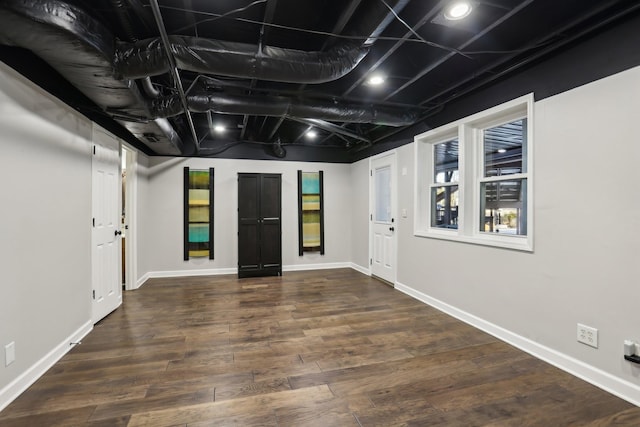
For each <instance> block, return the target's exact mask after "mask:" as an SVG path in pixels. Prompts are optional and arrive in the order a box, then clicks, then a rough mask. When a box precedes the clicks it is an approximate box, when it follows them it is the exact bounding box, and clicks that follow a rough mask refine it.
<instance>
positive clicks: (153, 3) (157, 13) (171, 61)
mask: <svg viewBox="0 0 640 427" xmlns="http://www.w3.org/2000/svg"><path fill="white" fill-rule="evenodd" d="M151 10H153V16H154V18H155V20H156V23H157V24H158V30H159V31H160V36H161V37H162V45H163V46H164V48H165V52H166V54H167V60H168V61H169V64H170V65H171V67H170V70H171V76H172V77H173V82H174V84H175V85H176V88H177V89H178V94H179V95H180V102H181V103H182V106H183V107H184V113H185V115H186V116H187V122H188V123H189V130H190V131H191V136H192V137H193V143H194V145H195V146H196V152H197V151H198V150H199V149H200V143H199V141H198V134H197V133H196V128H195V126H194V125H193V118H192V117H191V112H190V111H189V109H188V105H187V97H186V95H185V93H184V88H183V87H182V79H181V78H180V74H179V73H178V69H177V68H176V67H175V62H174V58H173V56H172V55H171V51H170V49H169V38H168V36H167V30H166V29H165V26H164V22H163V21H162V14H161V13H160V6H158V0H151Z"/></svg>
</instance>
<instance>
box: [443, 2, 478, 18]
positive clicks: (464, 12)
mask: <svg viewBox="0 0 640 427" xmlns="http://www.w3.org/2000/svg"><path fill="white" fill-rule="evenodd" d="M470 13H471V3H468V2H465V1H458V2H455V3H452V4H451V5H449V6H447V8H446V9H445V10H444V17H445V18H447V19H449V20H451V21H455V20H458V19H462V18H466V17H467V16H468V15H469V14H470Z"/></svg>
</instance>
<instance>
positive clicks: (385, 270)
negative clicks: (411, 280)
mask: <svg viewBox="0 0 640 427" xmlns="http://www.w3.org/2000/svg"><path fill="white" fill-rule="evenodd" d="M395 182H396V165H395V153H394V154H388V155H385V156H382V157H377V158H374V159H372V160H371V195H372V197H371V199H372V203H371V211H372V212H371V224H372V226H371V274H373V275H374V276H377V277H380V278H381V279H384V280H386V281H388V282H390V283H392V284H395V281H396V230H395V229H396V227H397V224H396V220H395V219H396V212H395V210H396V208H395V206H396V197H397V195H396V184H395Z"/></svg>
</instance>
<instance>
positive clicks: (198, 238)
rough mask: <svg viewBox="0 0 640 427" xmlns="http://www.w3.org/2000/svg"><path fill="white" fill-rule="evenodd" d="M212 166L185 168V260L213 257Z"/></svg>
mask: <svg viewBox="0 0 640 427" xmlns="http://www.w3.org/2000/svg"><path fill="white" fill-rule="evenodd" d="M213 177H214V174H213V168H209V169H208V170H206V169H205V170H200V169H189V168H188V167H185V168H184V260H185V261H188V260H189V259H190V258H196V257H198V258H203V257H208V258H209V259H213Z"/></svg>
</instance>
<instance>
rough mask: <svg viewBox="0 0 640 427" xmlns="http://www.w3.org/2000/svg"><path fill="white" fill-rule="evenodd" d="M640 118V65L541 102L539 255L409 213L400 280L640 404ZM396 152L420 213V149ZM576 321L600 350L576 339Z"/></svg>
mask: <svg viewBox="0 0 640 427" xmlns="http://www.w3.org/2000/svg"><path fill="white" fill-rule="evenodd" d="M638 117H640V68H635V69H632V70H629V71H626V72H623V73H620V74H617V75H614V76H611V77H608V78H606V79H603V80H600V81H597V82H595V83H592V84H589V85H586V86H583V87H580V88H577V89H574V90H572V91H570V92H566V93H563V94H560V95H557V96H554V97H551V98H548V99H545V100H543V101H541V102H537V103H536V105H535V123H534V126H535V128H534V130H535V136H534V138H535V159H534V162H535V163H534V173H535V175H534V180H535V195H534V218H533V220H534V222H535V236H534V242H535V248H534V252H533V253H526V252H517V251H511V250H505V249H498V248H491V247H485V246H476V245H470V244H464V243H458V242H450V241H442V240H435V239H428V238H422V237H415V236H413V234H412V232H413V227H412V223H413V218H411V216H410V217H409V218H406V219H401V221H402V223H401V225H402V226H401V227H400V233H399V245H398V260H399V263H398V264H399V265H398V284H399V285H398V287H399V288H402V289H403V290H405V291H406V292H408V293H410V294H412V295H414V296H416V297H418V298H421V299H423V300H425V301H430V302H432V303H435V304H439V303H442V304H441V308H445V309H449V310H450V311H451V312H453V313H454V314H457V315H458V316H460V317H462V318H465V319H466V320H468V321H471V322H475V323H476V324H477V325H479V326H481V327H483V328H485V329H487V330H490V331H491V332H493V333H497V334H499V335H500V334H501V335H502V337H503V338H507V339H510V340H512V342H514V343H516V344H518V345H520V346H521V347H523V348H527V349H528V350H530V351H533V352H534V353H536V354H538V355H539V356H542V357H544V358H546V359H547V360H550V361H552V362H553V363H555V364H557V365H559V366H562V367H564V368H565V369H568V370H570V371H572V372H574V373H575V374H578V375H581V376H583V377H586V378H589V379H590V380H591V381H594V382H596V383H598V384H599V385H600V386H602V387H604V388H606V389H609V390H610V391H613V392H614V393H616V394H618V395H623V396H624V397H625V398H627V399H628V400H631V401H633V402H635V403H636V404H640V386H639V384H640V367H639V366H638V365H634V364H631V363H629V362H627V361H625V360H623V357H622V356H623V353H622V348H623V340H624V339H634V340H636V341H639V342H640V321H639V320H638V319H639V317H638V316H639V314H640V286H639V285H638V280H639V279H638V278H639V277H640V263H638V254H640V239H639V238H638V236H640V197H638V183H639V182H640V167H638V165H639V164H640V137H639V136H638V126H637V121H638ZM398 154H399V156H398V170H401V169H402V168H403V167H406V168H407V169H408V172H409V174H408V177H400V178H401V179H402V178H410V179H406V180H403V181H402V182H401V185H399V208H400V209H402V208H406V209H407V211H408V212H409V213H410V215H413V202H414V200H413V194H414V192H413V175H414V174H415V170H414V160H413V157H414V147H413V144H410V145H407V146H404V147H402V148H400V149H399V150H398ZM353 191H354V194H355V193H359V192H362V191H364V185H363V182H361V183H360V184H359V187H358V188H354V189H353ZM578 322H580V323H584V324H586V325H589V326H592V327H595V328H597V329H598V330H599V341H600V343H599V348H598V349H594V348H591V347H587V346H585V345H583V344H580V343H577V342H576V324H577V323H578ZM584 364H586V365H584Z"/></svg>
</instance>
